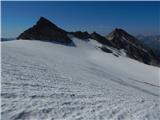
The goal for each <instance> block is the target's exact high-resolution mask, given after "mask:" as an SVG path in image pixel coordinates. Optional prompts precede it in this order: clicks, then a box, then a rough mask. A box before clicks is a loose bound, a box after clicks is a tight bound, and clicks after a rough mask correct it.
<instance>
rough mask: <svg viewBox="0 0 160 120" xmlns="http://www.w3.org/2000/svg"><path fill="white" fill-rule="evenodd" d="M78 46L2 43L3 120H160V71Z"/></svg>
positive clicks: (92, 44)
mask: <svg viewBox="0 0 160 120" xmlns="http://www.w3.org/2000/svg"><path fill="white" fill-rule="evenodd" d="M72 40H73V41H74V43H75V45H76V47H74V46H65V45H60V44H53V43H49V42H42V41H36V40H35V41H34V40H32V41H30V40H23V41H21V40H17V41H9V42H3V43H1V46H2V83H1V84H2V85H1V87H2V94H1V97H2V105H1V107H2V120H17V119H19V120H33V119H36V120H46V119H47V120H51V119H54V120H78V119H79V120H80V119H82V120H94V119H95V120H146V119H147V120H159V119H160V114H159V113H160V101H159V99H160V92H159V91H160V83H159V82H160V81H159V80H160V79H159V72H160V69H159V68H158V67H153V66H149V65H145V64H143V63H140V62H138V61H135V60H132V59H129V58H127V57H125V56H123V55H121V56H119V57H116V56H114V55H113V54H109V53H104V52H102V51H101V50H100V49H99V46H101V44H99V43H98V42H96V41H94V40H90V41H82V40H79V39H77V38H72Z"/></svg>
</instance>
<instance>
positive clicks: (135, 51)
mask: <svg viewBox="0 0 160 120" xmlns="http://www.w3.org/2000/svg"><path fill="white" fill-rule="evenodd" d="M69 34H71V35H73V36H74V37H76V38H79V39H80V40H83V41H89V40H90V39H92V40H96V41H97V42H99V43H100V44H102V47H100V48H101V49H102V51H104V52H109V53H112V52H113V51H110V50H109V49H108V47H111V48H115V49H117V50H124V51H125V53H126V55H127V56H128V57H129V58H132V59H135V60H137V61H140V62H143V63H145V64H148V65H155V66H159V65H160V64H159V63H160V62H159V58H158V57H157V56H156V55H155V54H154V53H153V51H152V50H151V49H149V48H148V47H147V46H145V45H143V44H142V43H141V41H139V40H138V39H137V38H136V37H134V36H132V35H130V34H129V33H127V32H126V31H125V30H123V29H121V28H115V29H114V30H113V31H112V32H111V33H109V34H108V35H106V36H101V35H100V34H98V33H96V32H93V33H91V34H89V33H88V32H87V31H84V32H82V31H75V32H68V31H65V30H63V29H61V28H59V27H58V26H56V25H55V24H54V23H52V22H51V21H49V20H47V19H46V18H44V17H40V19H39V20H38V21H37V23H36V24H35V25H34V26H33V27H31V28H29V29H27V30H26V31H24V32H23V33H21V34H20V35H19V36H18V37H17V39H30V40H33V39H36V40H43V41H50V42H57V43H60V44H66V45H68V44H70V43H73V41H72V40H71V39H70V37H69V36H68V35H69Z"/></svg>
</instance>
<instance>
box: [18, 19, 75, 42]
mask: <svg viewBox="0 0 160 120" xmlns="http://www.w3.org/2000/svg"><path fill="white" fill-rule="evenodd" d="M17 39H29V40H42V41H50V42H57V43H63V44H68V43H71V42H72V41H71V40H70V38H69V37H68V36H67V32H66V31H64V30H63V29H61V28H59V27H57V26H56V25H55V24H53V23H52V22H51V21H49V20H47V19H46V18H44V17H41V18H40V19H39V20H38V21H37V23H36V24H35V25H34V26H33V27H31V28H29V29H28V30H26V31H24V32H23V33H21V34H20V35H19V36H18V38H17Z"/></svg>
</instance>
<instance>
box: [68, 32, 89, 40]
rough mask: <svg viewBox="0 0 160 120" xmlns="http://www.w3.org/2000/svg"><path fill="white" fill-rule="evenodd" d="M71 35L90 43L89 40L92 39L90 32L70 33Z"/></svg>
mask: <svg viewBox="0 0 160 120" xmlns="http://www.w3.org/2000/svg"><path fill="white" fill-rule="evenodd" d="M70 34H72V35H74V36H75V37H77V38H79V39H82V40H86V41H88V39H89V38H91V36H90V34H89V33H88V32H86V31H85V32H81V31H77V32H70Z"/></svg>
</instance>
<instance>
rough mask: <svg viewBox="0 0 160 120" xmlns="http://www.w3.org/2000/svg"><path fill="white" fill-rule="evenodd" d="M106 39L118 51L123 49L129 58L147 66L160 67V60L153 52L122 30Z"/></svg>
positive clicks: (112, 33) (117, 30)
mask: <svg viewBox="0 0 160 120" xmlns="http://www.w3.org/2000/svg"><path fill="white" fill-rule="evenodd" d="M106 38H107V39H108V40H109V41H111V42H112V44H114V46H115V48H117V49H118V50H121V49H123V50H124V51H125V52H126V54H127V56H128V57H130V58H133V59H135V60H138V61H141V62H143V63H145V64H152V65H159V63H160V62H159V59H158V58H157V57H156V56H155V55H154V53H153V52H152V50H150V49H149V48H147V47H145V46H144V45H142V43H141V42H140V41H139V40H138V39H137V38H135V37H134V36H132V35H130V34H128V33H127V32H126V31H124V30H122V29H115V30H114V31H113V32H111V33H110V34H109V35H107V36H106Z"/></svg>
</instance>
